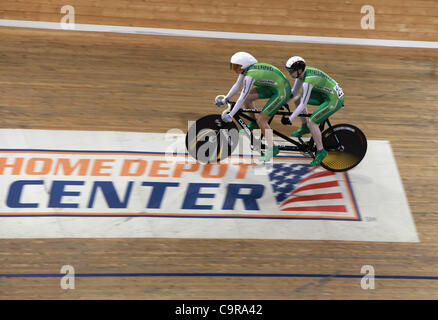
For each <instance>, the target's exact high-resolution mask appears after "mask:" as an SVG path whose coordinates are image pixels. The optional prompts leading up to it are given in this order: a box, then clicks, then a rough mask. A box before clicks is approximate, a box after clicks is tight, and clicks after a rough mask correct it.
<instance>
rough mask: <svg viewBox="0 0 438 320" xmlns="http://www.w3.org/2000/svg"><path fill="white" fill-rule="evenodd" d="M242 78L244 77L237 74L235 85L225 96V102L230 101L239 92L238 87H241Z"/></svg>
mask: <svg viewBox="0 0 438 320" xmlns="http://www.w3.org/2000/svg"><path fill="white" fill-rule="evenodd" d="M244 78H245V76H244V75H243V74H239V76H238V77H237V80H236V83H235V84H234V85H233V86H232V87H231V89H230V91H229V92H228V94H227V95H226V96H225V100H227V101H228V100H230V98H232V97H233V96H234V95H235V94H236V93H237V92H238V91H239V89H240V87H241V86H242V82H243V79H244Z"/></svg>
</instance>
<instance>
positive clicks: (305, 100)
mask: <svg viewBox="0 0 438 320" xmlns="http://www.w3.org/2000/svg"><path fill="white" fill-rule="evenodd" d="M312 88H313V85H311V84H310V83H306V82H304V83H303V95H302V96H301V102H300V104H299V105H298V107H297V108H296V109H295V111H294V112H293V113H292V115H291V116H290V117H289V120H290V121H291V122H292V120H293V119H295V118H296V117H298V115H299V114H300V113H301V112H303V110H304V109H305V108H306V106H307V103H308V102H309V98H310V93H311V92H312Z"/></svg>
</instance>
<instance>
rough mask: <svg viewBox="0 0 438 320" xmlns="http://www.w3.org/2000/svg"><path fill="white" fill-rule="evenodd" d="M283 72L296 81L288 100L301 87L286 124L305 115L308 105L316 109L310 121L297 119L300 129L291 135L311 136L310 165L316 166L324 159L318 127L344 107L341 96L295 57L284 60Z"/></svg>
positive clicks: (318, 72) (331, 82)
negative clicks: (312, 150) (312, 153)
mask: <svg viewBox="0 0 438 320" xmlns="http://www.w3.org/2000/svg"><path fill="white" fill-rule="evenodd" d="M286 69H287V70H288V71H289V73H290V75H291V77H292V78H295V79H296V80H295V83H294V86H293V88H292V98H294V97H296V96H297V94H298V92H299V91H300V89H301V87H302V88H303V92H302V95H301V99H299V100H298V99H297V100H295V105H296V109H295V111H294V112H293V113H292V114H291V116H290V117H289V120H290V121H291V122H292V120H293V119H295V118H296V117H297V116H298V115H299V114H300V113H307V105H308V104H310V105H316V106H318V108H317V109H316V110H315V112H314V113H313V114H312V116H311V117H310V119H309V118H305V117H301V122H302V126H301V128H299V129H298V130H297V131H295V132H292V133H291V136H293V137H300V136H302V135H303V134H306V133H309V132H310V133H312V136H313V140H314V141H315V144H316V149H317V151H316V155H315V159H314V160H313V161H312V162H311V163H310V165H312V166H316V165H318V164H320V163H321V161H322V160H323V159H324V158H325V157H326V156H327V151H326V150H325V149H324V147H323V145H322V138H321V130H320V129H319V124H321V123H322V122H323V121H325V120H326V119H327V118H328V117H330V116H331V115H332V114H333V113H335V112H336V111H338V110H339V108H341V107H342V106H343V105H344V92H343V91H342V89H341V87H340V86H339V85H338V83H337V82H336V81H335V80H333V79H332V78H330V77H329V76H328V75H327V74H326V73H324V72H323V71H321V70H319V69H316V68H311V67H306V62H305V61H304V59H303V58H301V57H298V56H295V57H292V58H290V59H289V60H287V62H286Z"/></svg>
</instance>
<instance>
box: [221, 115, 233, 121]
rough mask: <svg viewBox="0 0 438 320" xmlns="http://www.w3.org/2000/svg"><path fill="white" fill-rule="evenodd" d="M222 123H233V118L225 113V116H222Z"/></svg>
mask: <svg viewBox="0 0 438 320" xmlns="http://www.w3.org/2000/svg"><path fill="white" fill-rule="evenodd" d="M222 121H223V122H226V123H229V122H231V121H233V117H232V116H230V114H229V113H225V114H223V115H222Z"/></svg>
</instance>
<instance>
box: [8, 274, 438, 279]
mask: <svg viewBox="0 0 438 320" xmlns="http://www.w3.org/2000/svg"><path fill="white" fill-rule="evenodd" d="M65 275H66V274H63V273H60V274H57V273H47V274H45V273H41V274H36V273H35V274H7V273H6V274H5V273H4V274H0V278H59V277H64V276H65ZM364 276H365V275H363V274H361V275H356V274H300V273H296V274H294V273H77V274H75V277H78V278H93V277H120V278H123V277H139V278H141V277H236V278H239V277H255V278H257V277H270V278H363V277H364ZM374 278H375V279H391V280H395V279H401V280H438V276H401V275H375V276H374Z"/></svg>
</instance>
